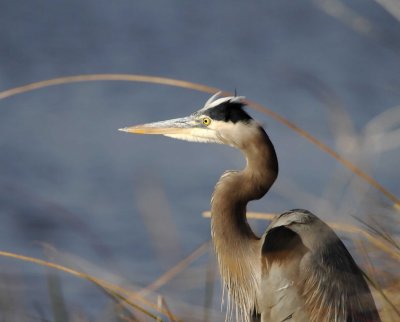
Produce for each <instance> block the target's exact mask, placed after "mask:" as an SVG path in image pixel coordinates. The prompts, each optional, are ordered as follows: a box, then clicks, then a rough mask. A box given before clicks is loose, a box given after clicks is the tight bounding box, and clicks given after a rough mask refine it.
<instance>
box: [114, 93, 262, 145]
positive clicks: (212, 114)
mask: <svg viewBox="0 0 400 322" xmlns="http://www.w3.org/2000/svg"><path fill="white" fill-rule="evenodd" d="M219 94H220V93H217V94H215V95H213V96H212V97H211V98H210V99H209V100H208V101H207V102H206V104H205V105H204V107H202V108H201V109H200V110H198V111H196V112H194V113H192V114H191V115H189V116H186V117H182V118H177V119H172V120H167V121H160V122H154V123H148V124H142V125H136V126H131V127H126V128H122V129H120V131H124V132H129V133H136V134H160V135H164V136H168V137H172V138H175V139H180V140H186V141H192V142H205V143H221V144H228V145H231V146H234V147H237V148H242V146H243V144H245V142H246V139H248V138H247V136H248V135H251V132H252V131H251V130H252V129H258V128H259V127H260V126H259V125H258V123H257V122H255V121H254V120H253V119H252V118H251V117H250V116H249V115H248V114H247V113H246V111H245V110H244V106H245V102H244V97H242V96H228V97H219Z"/></svg>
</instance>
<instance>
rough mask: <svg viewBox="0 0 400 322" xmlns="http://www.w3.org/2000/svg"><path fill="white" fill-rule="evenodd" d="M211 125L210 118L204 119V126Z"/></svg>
mask: <svg viewBox="0 0 400 322" xmlns="http://www.w3.org/2000/svg"><path fill="white" fill-rule="evenodd" d="M210 123H211V120H210V119H208V118H205V119H203V124H204V125H209V124H210Z"/></svg>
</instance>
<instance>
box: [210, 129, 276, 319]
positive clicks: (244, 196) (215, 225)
mask: <svg viewBox="0 0 400 322" xmlns="http://www.w3.org/2000/svg"><path fill="white" fill-rule="evenodd" d="M243 143H244V144H241V145H240V146H239V147H240V149H241V151H242V152H243V153H244V155H245V157H246V160H247V165H246V167H245V169H243V170H242V171H227V172H226V173H225V174H224V175H222V177H221V178H220V180H219V182H218V183H217V185H216V187H215V190H214V194H213V197H212V201H211V213H212V219H211V231H212V238H213V242H214V247H215V250H216V253H217V257H218V262H219V268H220V273H221V276H222V279H223V281H224V284H225V286H226V288H227V290H228V313H227V314H231V313H232V312H229V311H230V310H231V309H232V307H230V305H229V303H230V300H232V301H233V302H234V303H235V304H236V314H238V316H239V317H241V318H242V320H243V321H248V320H249V318H250V315H251V312H252V311H253V310H254V309H255V308H256V307H257V300H256V299H257V295H258V285H259V280H260V277H261V271H260V256H261V253H260V247H261V245H260V241H259V238H258V237H257V236H256V235H255V234H254V233H253V231H252V230H251V228H250V226H249V224H248V222H247V219H246V206H247V203H248V202H249V201H251V200H256V199H260V198H261V197H263V196H264V195H265V194H266V193H267V192H268V190H269V188H270V187H271V186H272V184H273V183H274V181H275V179H276V177H277V175H278V161H277V157H276V154H275V150H274V147H273V145H272V143H271V141H270V140H269V138H268V136H267V134H266V133H265V131H264V130H263V129H262V128H261V127H259V128H257V131H255V132H254V133H253V135H252V137H251V138H249V139H248V140H247V143H246V142H243Z"/></svg>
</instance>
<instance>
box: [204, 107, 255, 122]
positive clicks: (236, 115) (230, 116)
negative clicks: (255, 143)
mask: <svg viewBox="0 0 400 322" xmlns="http://www.w3.org/2000/svg"><path fill="white" fill-rule="evenodd" d="M203 114H204V115H208V116H209V117H211V118H212V119H213V120H217V121H224V122H229V121H230V122H233V123H236V122H240V121H241V122H248V121H250V120H251V119H252V118H251V116H250V115H249V114H247V113H246V112H245V110H244V109H243V104H241V103H236V102H234V103H232V102H224V103H222V104H219V105H217V106H215V107H211V108H209V109H207V110H205V111H204V113H203Z"/></svg>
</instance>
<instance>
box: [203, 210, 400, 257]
mask: <svg viewBox="0 0 400 322" xmlns="http://www.w3.org/2000/svg"><path fill="white" fill-rule="evenodd" d="M202 215H203V217H205V218H211V212H210V211H205V212H203V214H202ZM246 215H247V218H248V219H258V220H272V219H273V218H274V217H275V216H276V214H270V213H269V214H267V213H262V212H247V214H246ZM328 225H329V226H330V227H331V228H333V229H335V230H338V231H342V232H345V233H355V234H358V235H360V236H362V237H364V238H365V239H367V240H368V241H369V242H370V243H371V244H373V245H374V246H376V247H378V248H379V249H381V250H383V251H384V252H385V253H387V254H389V255H390V256H391V257H392V258H393V259H396V260H400V253H399V252H396V250H395V249H394V248H393V247H391V246H390V245H388V244H387V243H386V242H384V241H383V240H381V239H380V238H378V237H376V236H374V235H372V234H370V233H369V232H368V231H366V230H363V229H361V228H358V227H356V226H353V225H350V224H341V223H334V222H328Z"/></svg>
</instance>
